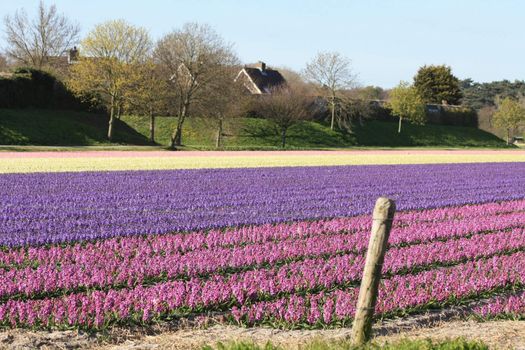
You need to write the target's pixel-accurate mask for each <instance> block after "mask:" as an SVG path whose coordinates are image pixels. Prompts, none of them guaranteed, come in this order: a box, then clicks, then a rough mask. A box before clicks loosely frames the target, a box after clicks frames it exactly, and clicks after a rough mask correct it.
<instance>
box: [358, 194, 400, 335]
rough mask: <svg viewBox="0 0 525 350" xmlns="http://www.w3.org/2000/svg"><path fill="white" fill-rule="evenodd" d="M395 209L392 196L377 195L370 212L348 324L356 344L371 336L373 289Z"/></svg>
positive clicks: (373, 305)
mask: <svg viewBox="0 0 525 350" xmlns="http://www.w3.org/2000/svg"><path fill="white" fill-rule="evenodd" d="M395 211H396V204H395V202H394V201H393V200H391V199H388V198H385V197H380V198H378V199H377V201H376V205H375V207H374V213H373V214H372V235H371V236H370V242H369V243H368V252H367V253H366V261H365V268H364V271H363V279H362V280H361V288H360V289H359V298H358V299H357V308H356V313H355V318H354V324H353V326H352V341H353V342H354V344H357V345H362V344H364V343H366V342H367V341H369V340H370V337H371V333H372V318H373V316H374V309H375V306H376V300H377V289H378V287H379V281H380V280H381V268H382V267H383V260H384V258H385V251H386V245H387V242H388V236H389V235H390V228H391V227H392V220H393V219H394V213H395Z"/></svg>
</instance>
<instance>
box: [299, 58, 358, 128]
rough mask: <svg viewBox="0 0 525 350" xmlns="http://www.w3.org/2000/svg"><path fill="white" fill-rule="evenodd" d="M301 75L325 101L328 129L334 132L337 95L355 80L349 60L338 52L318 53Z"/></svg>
mask: <svg viewBox="0 0 525 350" xmlns="http://www.w3.org/2000/svg"><path fill="white" fill-rule="evenodd" d="M303 75H304V77H305V78H306V80H308V81H310V82H311V83H313V84H315V85H316V87H317V88H318V90H319V92H320V93H321V95H322V96H323V97H324V98H325V99H326V101H327V103H328V106H329V109H330V114H331V120H330V129H332V130H334V126H335V119H336V107H337V101H338V95H339V93H340V92H341V90H344V89H348V88H350V87H352V86H353V84H354V82H355V79H356V76H355V74H353V73H352V70H351V67H350V60H349V59H348V58H346V57H344V56H342V55H341V54H340V53H338V52H320V53H318V54H317V56H315V57H314V59H313V60H312V61H311V62H310V63H308V64H307V65H306V68H305V69H304V71H303Z"/></svg>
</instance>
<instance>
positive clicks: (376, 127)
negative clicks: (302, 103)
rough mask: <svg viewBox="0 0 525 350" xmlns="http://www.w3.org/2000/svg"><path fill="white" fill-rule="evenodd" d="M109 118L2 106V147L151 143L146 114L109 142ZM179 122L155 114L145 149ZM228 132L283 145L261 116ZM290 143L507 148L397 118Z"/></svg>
mask: <svg viewBox="0 0 525 350" xmlns="http://www.w3.org/2000/svg"><path fill="white" fill-rule="evenodd" d="M107 122H108V121H107V117H106V116H104V115H96V114H90V113H82V112H72V111H51V110H36V109H19V110H14V109H13V110H11V109H9V110H8V109H0V145H11V147H0V149H10V150H33V149H32V148H31V147H27V145H36V146H48V147H50V146H69V147H71V146H97V147H98V149H126V147H128V148H127V149H135V147H130V146H141V147H142V146H145V145H149V142H148V136H149V119H148V118H143V117H138V116H123V117H122V120H119V121H117V123H116V129H115V142H114V143H109V142H108V141H107V140H106V132H107ZM175 123H176V119H175V118H168V117H160V118H157V120H156V132H155V133H156V142H157V145H156V146H157V147H151V145H149V146H150V147H149V148H147V149H158V148H160V147H166V146H167V145H169V142H170V136H171V133H172V132H173V129H174V127H175ZM224 133H225V135H226V136H225V137H224V139H223V141H224V142H223V144H224V146H223V148H224V149H232V150H235V149H245V150H247V149H248V150H249V149H268V150H272V149H280V136H278V134H277V133H276V132H275V130H274V128H273V127H272V125H271V123H269V122H268V121H266V120H263V119H253V118H252V119H249V118H245V119H232V120H226V122H225V124H224ZM215 134H216V131H215V122H214V121H213V120H207V119H200V118H188V119H187V120H186V122H185V125H184V129H183V135H182V141H183V144H184V149H190V150H191V149H214V148H215V144H214V142H215ZM287 142H288V144H287V147H286V148H287V149H335V148H349V147H353V148H357V147H366V148H370V147H374V148H399V147H420V148H425V147H433V148H464V147H490V148H499V147H505V146H506V145H505V143H504V141H503V140H501V139H499V138H497V137H496V136H494V135H492V134H490V133H487V132H485V131H482V130H479V129H476V128H468V127H454V126H438V125H426V126H416V125H410V124H408V123H405V124H404V125H403V131H402V133H401V134H398V133H397V123H396V122H395V120H394V121H392V122H385V121H377V120H372V121H368V122H367V123H366V124H365V125H364V126H357V127H355V129H354V132H353V133H351V134H349V133H343V132H340V131H332V130H330V128H329V127H327V126H326V125H323V124H320V123H317V122H302V123H299V124H297V125H295V126H293V127H291V128H290V130H289V132H288V138H287ZM24 145H26V146H25V147H24ZM21 146H22V147H21ZM116 146H118V147H116ZM115 147H116V148H115ZM139 148H140V147H139ZM72 149H75V148H74V147H73V148H72ZM144 149H146V148H144ZM67 150H69V148H68V149H67Z"/></svg>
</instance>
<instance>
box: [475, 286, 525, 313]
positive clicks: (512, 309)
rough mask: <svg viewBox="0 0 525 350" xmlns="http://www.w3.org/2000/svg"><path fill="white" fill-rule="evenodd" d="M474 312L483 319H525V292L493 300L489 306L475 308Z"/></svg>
mask: <svg viewBox="0 0 525 350" xmlns="http://www.w3.org/2000/svg"><path fill="white" fill-rule="evenodd" d="M473 312H474V314H476V315H478V316H481V317H497V316H503V317H505V316H511V317H513V316H514V317H515V316H518V317H519V316H521V317H525V291H522V292H520V293H518V294H513V295H506V296H501V297H496V298H493V299H492V300H490V301H489V302H488V303H487V304H485V305H482V306H478V307H476V308H474V310H473Z"/></svg>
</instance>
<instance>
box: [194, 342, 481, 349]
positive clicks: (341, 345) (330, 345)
mask: <svg viewBox="0 0 525 350" xmlns="http://www.w3.org/2000/svg"><path fill="white" fill-rule="evenodd" d="M300 349H301V350H487V349H488V346H486V345H485V344H483V343H481V342H477V341H466V340H464V339H454V340H448V341H442V342H435V341H432V340H430V339H425V340H402V341H398V342H395V343H391V344H388V343H387V344H383V345H377V344H374V343H371V344H367V345H365V346H353V345H352V344H351V342H350V341H337V342H329V341H323V340H315V341H313V342H311V343H309V344H307V345H304V346H302V347H300ZM203 350H286V348H283V347H280V346H276V345H273V344H272V343H270V342H268V343H266V344H265V345H263V346H260V345H257V344H255V343H249V342H232V343H227V344H222V343H218V344H217V345H216V346H205V347H203Z"/></svg>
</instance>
